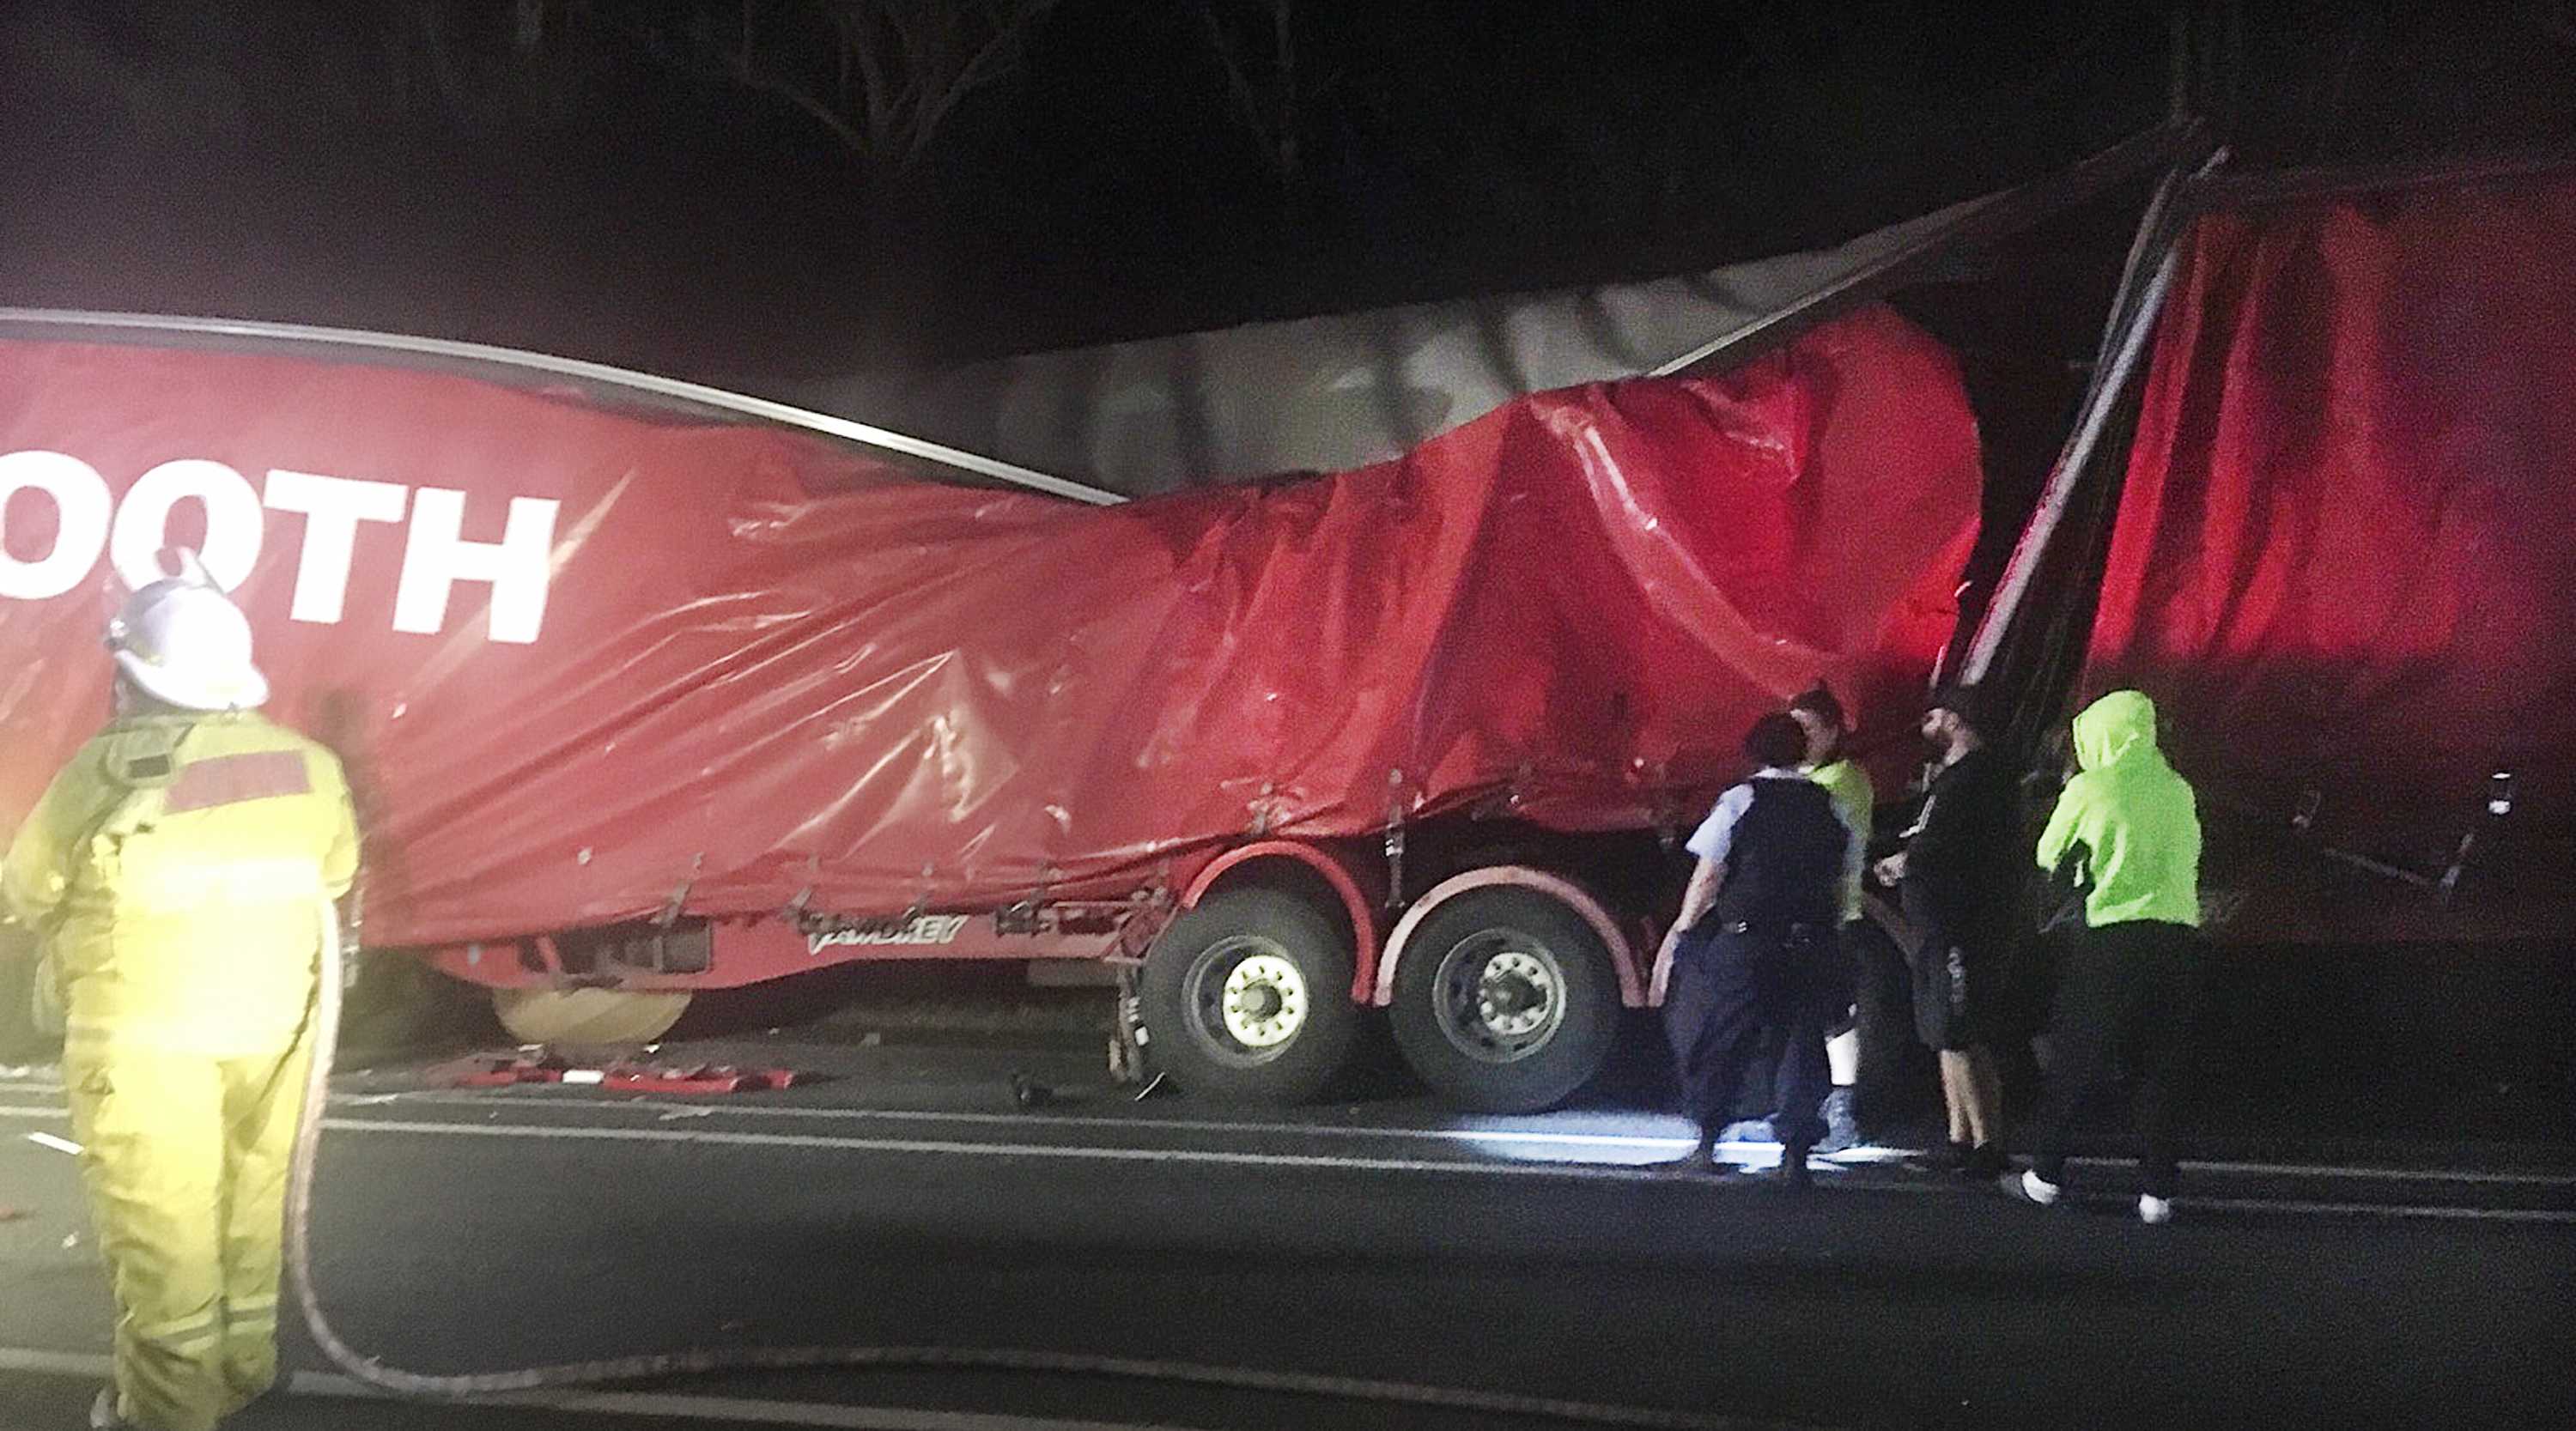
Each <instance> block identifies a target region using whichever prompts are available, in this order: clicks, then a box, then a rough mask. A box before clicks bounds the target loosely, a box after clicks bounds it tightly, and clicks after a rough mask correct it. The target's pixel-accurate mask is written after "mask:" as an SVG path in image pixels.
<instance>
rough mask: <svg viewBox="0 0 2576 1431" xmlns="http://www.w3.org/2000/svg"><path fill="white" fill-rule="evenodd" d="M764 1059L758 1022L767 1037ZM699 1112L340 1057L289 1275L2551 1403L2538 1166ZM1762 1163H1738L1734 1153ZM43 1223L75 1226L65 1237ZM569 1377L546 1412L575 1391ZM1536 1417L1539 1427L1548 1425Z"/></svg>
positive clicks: (668, 1341) (1750, 1412)
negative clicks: (1785, 1151)
mask: <svg viewBox="0 0 2576 1431" xmlns="http://www.w3.org/2000/svg"><path fill="white" fill-rule="evenodd" d="M772 1056H773V1057H774V1056H776V1055H775V1052H774V1051H773V1054H772ZM803 1061H804V1062H806V1063H807V1064H808V1065H809V1066H810V1065H812V1064H814V1063H817V1062H829V1063H832V1064H833V1067H834V1071H837V1072H838V1073H840V1074H841V1075H842V1076H841V1077H840V1078H839V1079H837V1080H836V1081H832V1082H825V1083H820V1084H818V1085H816V1086H814V1087H811V1088H798V1089H792V1090H788V1091H786V1092H782V1093H773V1094H760V1095H737V1096H734V1097H732V1098H728V1099H719V1100H712V1101H709V1100H692V1099H686V1098H681V1097H676V1096H666V1097H654V1098H643V1099H638V1098H629V1097H621V1096H616V1095H601V1094H599V1093H597V1092H596V1091H581V1090H566V1089H542V1090H541V1089H509V1090H497V1091H434V1090H424V1089H421V1088H420V1087H419V1086H418V1084H417V1082H416V1081H415V1080H413V1079H412V1078H411V1077H410V1076H409V1075H407V1074H404V1073H400V1072H396V1073H392V1074H380V1075H376V1076H373V1077H366V1078H356V1079H351V1080H348V1081H347V1082H346V1086H345V1088H344V1089H343V1091H342V1094H341V1096H340V1098H339V1100H338V1101H337V1103H336V1105H335V1107H334V1109H333V1112H332V1121H331V1123H330V1124H329V1125H328V1131H327V1133H326V1137H325V1140H324V1153H323V1163H322V1169H321V1180H320V1190H319V1203H320V1207H319V1213H318V1217H317V1226H316V1237H317V1244H316V1245H317V1247H318V1249H319V1276H320V1281H321V1284H322V1287H323V1297H324V1301H325V1305H326V1307H327V1309H328V1311H329V1313H330V1315H331V1317H332V1318H333V1320H334V1322H335V1323H336V1324H337V1325H338V1327H339V1328H340V1330H341V1332H342V1334H343V1335H344V1336H345V1337H347V1338H348V1340H349V1341H351V1342H352V1343H354V1344H355V1345H357V1346H359V1347H361V1348H365V1349H367V1350H368V1351H369V1352H371V1353H372V1354H374V1355H376V1356H378V1357H380V1358H382V1359H383V1360H384V1361H386V1362H388V1363H392V1364H395V1365H400V1366H404V1367H408V1368H411V1369H415V1370H421V1371H431V1372H446V1371H462V1370H475V1369H488V1368H493V1367H501V1366H514V1365H527V1364H534V1363H543V1362H554V1361H568V1360H582V1359H589V1358H596V1357H602V1356H610V1355H626V1354H633V1353H643V1352H656V1351H666V1350H673V1349H678V1348H683V1347H725V1348H762V1347H768V1348H777V1347H793V1346H815V1345H896V1346H938V1347H950V1348H978V1349H995V1348H1007V1349H1025V1350H1030V1351H1036V1352H1041V1353H1047V1354H1070V1355H1074V1356H1081V1357H1115V1358H1128V1359H1158V1360H1159V1359H1170V1360H1176V1361H1183V1362H1188V1363H1192V1364H1197V1365H1205V1366H1221V1367H1241V1368H1250V1369H1253V1370H1256V1371H1262V1372H1273V1373H1282V1372H1284V1373H1300V1374H1302V1373H1320V1374H1327V1375H1330V1376H1334V1377H1356V1378H1366V1379H1375V1380H1381V1381H1387V1382H1400V1383H1407V1384H1421V1385H1430V1386H1435V1387H1440V1388H1451V1389H1467V1390H1472V1391H1481V1392H1487V1393H1499V1394H1507V1395H1516V1396H1536V1397H1549V1398H1562V1399H1570V1400H1579V1401H1583V1402H1590V1403H1602V1404H1615V1405H1619V1406H1626V1407H1636V1408H1649V1409H1659V1410H1662V1411H1667V1412H1682V1413H1689V1414H1693V1415H1697V1416H1700V1417H1703V1418H1707V1419H1709V1421H1710V1423H1711V1424H1725V1418H1736V1420H1735V1421H1734V1422H1733V1424H1741V1425H1746V1426H1766V1425H1795V1426H1818V1427H1883V1426H1884V1427H1894V1426H1953V1425H1957V1426H1986V1425H2035V1424H2042V1423H2046V1424H2051V1425H2055V1426H2070V1425H2071V1426H2108V1425H2121V1426H2175V1425H2223V1424H2252V1423H2255V1422H2257V1421H2260V1422H2265V1423H2269V1424H2272V1425H2284V1424H2287V1425H2327V1424H2332V1425H2339V1426H2350V1425H2434V1424H2458V1423H2461V1422H2466V1421H2471V1420H2484V1421H2490V1422H2493V1423H2495V1424H2504V1425H2568V1424H2576V1362H2572V1361H2571V1359H2570V1358H2569V1357H2568V1355H2567V1349H2568V1348H2569V1347H2570V1346H2576V1335H2571V1333H2576V1275H2571V1274H2576V1176H2571V1175H2570V1173H2569V1172H2568V1171H2567V1170H2566V1169H2564V1168H2563V1167H2560V1168H2548V1167H2541V1168H2534V1167H2530V1166H2523V1167H2518V1168H2507V1167H2458V1166H2440V1165H2438V1164H2415V1165H2408V1164H2406V1163H2404V1162H2403V1160H2400V1159H2395V1158H2388V1157H2380V1158H2377V1159H2375V1160H2364V1159H2359V1158H2350V1157H2347V1158H2340V1159H2327V1160H2324V1161H2317V1162H2293V1161H2291V1160H2288V1159H2283V1158H2279V1157H2277V1156H2276V1157H2275V1158H2273V1159H2272V1160H2271V1161H2262V1160H2252V1159H2232V1160H2231V1159H2222V1160H2220V1161H2221V1163H2222V1164H2223V1165H2221V1166H2200V1167H2195V1168H2192V1169H2190V1170H2188V1172H2187V1187H2186V1190H2185V1191H2186V1201H2185V1203H2184V1205H2183V1214H2182V1217H2181V1218H2180V1219H2179V1220H2178V1221H2177V1222H2176V1223H2175V1224H2174V1225H2172V1226H2169V1227H2164V1228H2147V1227H2142V1226H2140V1225H2138V1224H2137V1223H2136V1222H2135V1221H2134V1219H2133V1218H2131V1217H2129V1216H2128V1215H2127V1205H2126V1203H2125V1201H2124V1200H2123V1199H2122V1198H2121V1197H2120V1196H2119V1194H2120V1193H2121V1192H2122V1190H2123V1185H2124V1183H2125V1176H2124V1174H2122V1173H2121V1172H2120V1171H2119V1170H2118V1169H2116V1168H2112V1167H2107V1166H2102V1165H2087V1166H2086V1167H2084V1168H2083V1172H2084V1173H2085V1174H2086V1175H2087V1176H2088V1177H2089V1178H2090V1179H2091V1180H2092V1186H2093V1187H2094V1188H2096V1189H2097V1190H2098V1191H2099V1192H2100V1193H2101V1197H2100V1198H2099V1199H2097V1200H2096V1201H2095V1202H2093V1203H2091V1204H2090V1205H2088V1206H2085V1207H2081V1208H2069V1209H2058V1210H2053V1211H2050V1212H2039V1211H2036V1210H2032V1209H2028V1208H2024V1207H2020V1206H2017V1205H2013V1204H2009V1203H2007V1202H2005V1201H2004V1200H2003V1199H2002V1198H2000V1197H1999V1196H1997V1195H1994V1194H1992V1193H1990V1192H1986V1191H1983V1190H1979V1189H1971V1188H1962V1187H1954V1186H1948V1185H1944V1184H1941V1183H1939V1182H1937V1181H1933V1180H1929V1179H1924V1178H1919V1177H1916V1176H1913V1175H1908V1174H1903V1173H1901V1172H1898V1171H1896V1170H1894V1169H1892V1168H1890V1167H1887V1166H1884V1165H1877V1166H1870V1165H1862V1166H1855V1167H1851V1168H1843V1169H1834V1170H1827V1171H1823V1172H1821V1173H1820V1177H1819V1181H1820V1183H1821V1186H1819V1187H1818V1188H1817V1189H1816V1190H1815V1191H1814V1192H1813V1193H1812V1194H1809V1195H1806V1196H1797V1195H1793V1194H1789V1193H1785V1192H1783V1191H1782V1190H1780V1189H1778V1188H1777V1187H1776V1186H1773V1185H1771V1184H1770V1183H1769V1182H1768V1181H1767V1180H1765V1179H1763V1178H1761V1177H1758V1176H1755V1177H1745V1178H1737V1179H1726V1180H1720V1179H1713V1178H1707V1177H1699V1178H1681V1177H1674V1176H1670V1175H1665V1174H1659V1173H1656V1172H1652V1171H1649V1170H1646V1169H1644V1168H1642V1167H1638V1166H1635V1165H1636V1164H1640V1163H1643V1162H1646V1161H1648V1160H1651V1159H1655V1158H1659V1157H1663V1156H1669V1155H1670V1154H1671V1153H1672V1152H1674V1151H1676V1150H1677V1149H1678V1146H1679V1143H1680V1141H1681V1133H1682V1130H1681V1128H1680V1125H1679V1124H1678V1123H1677V1122H1675V1121H1673V1120H1670V1119H1664V1118H1658V1117H1653V1116H1649V1115H1643V1114H1637V1113H1631V1112H1622V1111H1620V1110H1616V1109H1596V1110H1590V1111H1582V1112H1573V1113H1564V1114H1556V1115H1550V1116H1548V1117H1544V1118H1536V1119H1467V1118H1460V1117H1454V1116H1451V1115H1447V1114H1443V1113H1441V1112H1439V1111H1438V1110H1436V1109H1431V1108H1428V1107H1425V1106H1422V1105H1420V1104H1418V1103H1414V1102H1409V1101H1404V1100H1389V1101H1384V1102H1377V1103H1371V1104H1366V1105H1357V1106H1353V1105H1341V1106H1333V1107H1324V1108H1317V1109H1309V1110H1301V1111H1300V1112H1299V1113H1298V1114H1296V1115H1295V1116H1293V1117H1290V1118H1284V1119H1269V1118H1258V1119H1248V1118H1246V1117H1244V1116H1242V1115H1240V1114H1236V1113H1230V1112H1228V1111H1226V1110H1222V1109H1214V1108H1207V1107H1201V1106H1197V1105H1194V1104H1192V1103H1190V1102H1188V1101H1187V1100H1178V1099H1170V1098H1157V1099H1154V1100H1151V1101H1149V1102H1145V1103H1142V1104H1133V1103H1129V1102H1127V1101H1125V1100H1124V1099H1123V1098H1121V1097H1119V1096H1118V1095H1117V1094H1116V1093H1115V1092H1113V1091H1112V1090H1109V1089H1106V1088H1101V1087H1095V1086H1088V1085H1087V1084H1086V1083H1085V1080H1086V1079H1087V1078H1088V1076H1089V1074H1088V1061H1087V1060H1082V1059H1078V1058H1068V1059H1066V1060H1065V1061H1063V1062H1062V1063H1060V1064H1059V1065H1056V1066H1053V1067H1049V1068H1042V1069H1040V1070H1039V1071H1040V1072H1041V1073H1042V1074H1043V1075H1044V1076H1045V1077H1047V1078H1048V1079H1050V1080H1052V1081H1054V1082H1056V1083H1057V1084H1059V1085H1060V1086H1061V1087H1062V1088H1063V1097H1062V1099H1061V1100H1060V1101H1059V1102H1058V1103H1057V1104H1056V1105H1055V1106H1051V1107H1045V1108H1038V1109H1021V1108H1019V1107H1017V1106H1015V1105H1014V1103H1013V1101H1012V1100H1011V1098H1010V1096H1009V1092H1008V1088H1007V1084H1006V1082H1005V1078H1006V1075H1007V1073H1008V1072H1009V1071H1010V1069H1011V1067H1013V1066H1015V1065H1021V1066H1025V1065H1027V1064H1028V1062H1029V1060H1028V1059H1026V1058H1025V1057H1023V1058H1016V1059H1003V1058H1000V1057H999V1056H996V1055H984V1054H968V1053H939V1052H926V1051H905V1050H875V1051H867V1052H854V1051H846V1050H845V1051H840V1052H836V1053H832V1054H828V1055H826V1054H821V1053H817V1054H814V1055H812V1057H811V1058H809V1059H806V1060H803ZM58 1098H59V1094H58V1092H56V1091H55V1090H54V1089H53V1088H52V1087H51V1086H50V1084H49V1082H48V1080H47V1079H46V1077H45V1076H44V1074H43V1073H42V1072H41V1071H39V1072H38V1073H37V1074H36V1075H35V1076H34V1077H32V1078H30V1079H26V1080H20V1081H14V1082H12V1081H7V1080H0V1205H9V1206H15V1207H18V1208H21V1209H24V1210H26V1212H27V1214H28V1215H26V1216H25V1217H22V1218H20V1219H18V1220H16V1221H11V1222H0V1426H7V1427H12V1428H15V1427H20V1426H25V1427H31V1428H32V1427H43V1426H50V1425H60V1426H77V1425H80V1424H82V1423H81V1420H80V1417H81V1414H82V1408H83V1407H85V1406H86V1404H87V1399H88V1396H89V1394H90V1392H91V1389H92V1388H93V1387H94V1385H95V1384H96V1383H95V1380H94V1378H95V1376H96V1372H97V1368H98V1367H99V1366H100V1365H102V1364H103V1353H104V1351H105V1346H106V1328H107V1309H106V1298H105V1295H104V1290H103V1286H102V1283H101V1278H100V1273H99V1269H98V1267H97V1265H96V1262H95V1259H94V1256H93V1254H92V1253H91V1251H90V1242H89V1237H88V1232H87V1228H86V1226H85V1223H84V1221H83V1217H82V1213H81V1210H80V1208H79V1199H78V1195H77V1186H76V1180H75V1178H74V1176H73V1164H72V1161H71V1159H70V1158H68V1157H66V1156H64V1155H63V1154H61V1153H60V1152H58V1151H54V1150H52V1149H49V1148H47V1147H44V1146H41V1145H40V1144H38V1143H36V1142H31V1141H29V1140H28V1139H27V1138H26V1137H25V1135H26V1134H28V1133H43V1134H51V1135H56V1136H59V1135H61V1134H63V1133H65V1132H66V1131H67V1130H66V1128H65V1126H64V1125H63V1123H62V1121H61V1119H60V1117H59V1113H58V1111H57V1108H58V1101H57V1100H58ZM1733 1152H1734V1155H1735V1156H1737V1157H1739V1158H1742V1159H1744V1160H1747V1161H1749V1162H1753V1163H1756V1164H1760V1163H1764V1162H1767V1161H1768V1160H1769V1159H1770V1158H1771V1157H1772V1156H1774V1155H1773V1154H1772V1153H1771V1151H1770V1150H1768V1149H1766V1148H1763V1147H1758V1146H1747V1147H1741V1148H1737V1149H1734V1150H1733ZM67 1243H68V1245H67ZM290 1360H291V1362H292V1364H293V1365H294V1366H295V1367H296V1368H297V1370H298V1378H297V1383H296V1391H295V1394H292V1395H289V1396H286V1397H283V1398H280V1399H279V1400H278V1401H277V1402H276V1403H275V1404H272V1405H269V1406H263V1407H261V1408H256V1409H254V1411H252V1412H250V1413H248V1414H246V1415H244V1416H243V1417H242V1418H240V1420H239V1421H238V1423H237V1424H238V1425H240V1426H243V1427H249V1428H258V1427H281V1428H283V1427H296V1428H318V1427H326V1426H327V1427H352V1428H379V1427H381V1428H393V1427H403V1428H413V1427H417V1428H438V1431H447V1428H461V1427H467V1426H472V1427H478V1428H496V1431H519V1428H534V1427H553V1426H567V1427H590V1426H596V1427H613V1426H633V1427H673V1428H677V1427H684V1426H687V1427H697V1426H705V1425H710V1424H744V1425H808V1426H843V1427H883V1428H890V1431H1076V1428H1092V1427H1097V1426H1101V1425H1111V1424H1115V1425H1133V1424H1151V1425H1161V1426H1173V1427H1188V1428H1200V1431H1230V1429H1231V1428H1237V1427H1291V1426H1295V1427H1309V1426H1322V1427H1332V1426H1349V1427H1359V1426H1384V1425H1391V1424H1393V1425H1426V1426H1439V1427H1447V1426H1456V1427H1462V1428H1463V1427H1469V1426H1475V1427H1510V1426H1518V1425H1539V1424H1550V1423H1548V1422H1545V1421H1540V1420H1532V1419H1529V1418H1525V1417H1518V1416H1511V1415H1505V1414H1501V1413H1498V1412H1494V1411H1490V1410H1488V1411H1472V1410H1469V1411H1453V1412H1446V1413H1443V1412H1436V1411H1433V1410H1430V1409H1428V1408H1424V1407H1419V1406H1416V1407H1411V1408H1405V1409H1391V1408H1389V1407H1386V1406H1383V1405H1379V1404H1375V1403H1372V1402H1369V1401H1366V1400H1360V1399H1349V1398H1342V1399H1335V1398H1321V1399H1319V1398H1315V1397H1310V1396H1305V1395H1286V1394H1276V1393H1263V1392H1251V1391H1237V1390H1226V1389H1219V1388H1214V1387H1206V1386H1174V1385H1169V1384H1157V1383H1154V1382H1143V1381H1136V1380H1132V1379H1126V1378H1116V1377H1104V1376H1099V1375H1093V1374H1087V1373H1086V1374H1041V1373H1033V1372H1000V1371H992V1370H980V1369H967V1370H945V1371H921V1370H901V1371H886V1370H875V1371H861V1372H849V1371H833V1372H824V1371H808V1372H797V1373H761V1374H734V1375H725V1376H719V1377H702V1378H692V1379H688V1380H685V1381H672V1382H668V1383H665V1384H661V1385H652V1386H641V1387H634V1386H630V1387H621V1388H618V1389H616V1390H615V1392H613V1393H612V1394H609V1395H608V1396H606V1397H605V1399H602V1397H601V1396H599V1395H598V1394H596V1393H569V1394H565V1395H562V1396H558V1397H557V1398H556V1399H553V1400H549V1401H546V1402H544V1403H542V1404H535V1405H525V1404H523V1405H515V1406H474V1407H456V1406H440V1405H418V1404H393V1403H384V1402H372V1401H364V1400H357V1399H353V1393H354V1392H355V1391H356V1389H357V1388H356V1387H355V1386H354V1385H353V1384H351V1383H348V1382H346V1381H345V1380H335V1379H334V1378H333V1373H332V1369H331V1368H330V1367H329V1366H328V1365H327V1364H326V1363H325V1362H323V1361H322V1360H321V1359H320V1357H319V1355H318V1353H316V1352H315V1351H313V1350H312V1348H311V1347H310V1346H309V1345H303V1344H300V1342H299V1344H298V1345H297V1346H295V1347H293V1348H292V1349H291V1350H290ZM585 1397H587V1398H588V1399H584V1398H585ZM1556 1424H1562V1423H1556Z"/></svg>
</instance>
